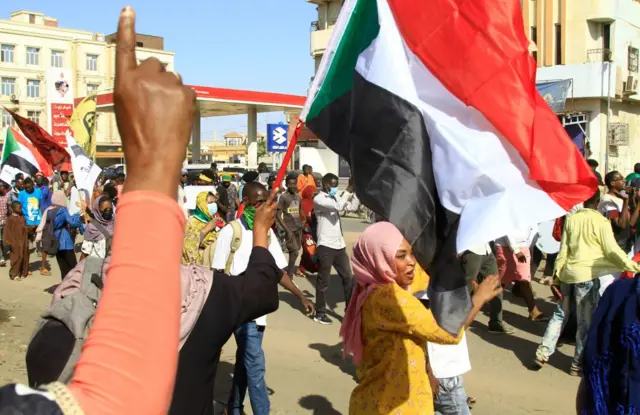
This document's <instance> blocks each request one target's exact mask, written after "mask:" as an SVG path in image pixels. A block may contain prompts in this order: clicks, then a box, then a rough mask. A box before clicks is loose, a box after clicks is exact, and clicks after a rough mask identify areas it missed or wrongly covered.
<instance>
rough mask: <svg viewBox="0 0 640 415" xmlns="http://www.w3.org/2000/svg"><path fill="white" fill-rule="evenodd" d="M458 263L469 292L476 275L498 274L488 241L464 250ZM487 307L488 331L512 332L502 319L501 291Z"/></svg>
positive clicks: (484, 276)
mask: <svg viewBox="0 0 640 415" xmlns="http://www.w3.org/2000/svg"><path fill="white" fill-rule="evenodd" d="M460 263H461V264H462V268H463V269H464V272H465V275H466V276H467V287H468V288H469V292H470V293H472V292H473V288H474V285H477V283H478V282H479V281H478V277H481V278H482V279H484V278H486V277H488V276H489V275H497V274H498V263H497V262H496V257H495V256H494V255H493V252H492V251H491V247H490V246H489V244H488V243H485V244H479V245H476V246H473V247H471V249H469V250H468V251H465V252H464V253H463V254H462V256H461V257H460ZM474 283H475V284H474ZM489 307H490V315H489V332H491V333H499V334H512V333H513V329H512V328H510V327H507V326H505V324H504V323H503V321H502V293H500V294H499V295H497V296H496V297H495V298H494V299H493V300H491V301H490V302H489Z"/></svg>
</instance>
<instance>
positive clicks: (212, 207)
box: [207, 202, 218, 216]
mask: <svg viewBox="0 0 640 415" xmlns="http://www.w3.org/2000/svg"><path fill="white" fill-rule="evenodd" d="M207 210H208V211H209V214H210V215H211V216H215V215H216V213H218V204H217V203H216V202H213V203H209V204H207Z"/></svg>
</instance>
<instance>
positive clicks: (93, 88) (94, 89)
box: [87, 84, 100, 95]
mask: <svg viewBox="0 0 640 415" xmlns="http://www.w3.org/2000/svg"><path fill="white" fill-rule="evenodd" d="M99 87H100V85H98V84H87V95H91V94H92V93H93V92H98V88H99Z"/></svg>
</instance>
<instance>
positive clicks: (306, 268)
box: [298, 186, 318, 274]
mask: <svg viewBox="0 0 640 415" xmlns="http://www.w3.org/2000/svg"><path fill="white" fill-rule="evenodd" d="M315 195H316V188H315V187H311V186H308V187H306V188H305V189H304V190H303V191H302V195H301V201H300V209H301V210H302V214H303V215H304V218H305V220H304V222H303V228H302V256H301V257H300V266H299V267H298V270H299V272H300V273H302V274H305V273H311V274H315V273H317V272H318V256H317V255H316V251H317V249H318V245H317V240H318V239H317V238H318V234H317V230H318V220H317V218H316V215H315V213H314V210H313V198H314V197H315Z"/></svg>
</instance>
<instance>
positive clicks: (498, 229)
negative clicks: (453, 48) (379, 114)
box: [356, 0, 565, 252]
mask: <svg viewBox="0 0 640 415" xmlns="http://www.w3.org/2000/svg"><path fill="white" fill-rule="evenodd" d="M378 16H379V23H380V33H379V34H378V37H377V38H376V39H375V41H374V42H373V43H372V44H371V45H370V46H369V48H367V49H366V50H365V51H363V52H362V54H361V55H360V57H359V58H358V63H357V65H356V70H357V71H358V73H360V74H361V75H362V76H363V77H364V78H365V79H366V80H367V81H369V82H371V83H373V84H375V85H377V86H379V87H381V88H384V89H386V90H387V91H389V92H391V93H393V94H394V95H396V96H398V97H401V98H402V99H404V100H405V101H407V102H410V103H411V104H413V105H414V106H415V107H417V108H418V109H419V110H420V112H421V113H422V118H423V120H424V122H425V125H426V128H427V131H428V133H429V138H430V141H431V142H430V144H431V151H432V163H433V171H434V175H435V180H436V187H437V189H438V195H439V198H440V202H441V203H442V205H443V206H444V207H445V208H446V209H447V210H449V211H451V212H453V213H457V214H459V215H460V226H459V228H458V235H457V248H458V252H463V251H465V250H466V249H469V248H470V247H471V246H473V245H476V244H478V243H484V242H487V241H490V240H494V239H496V238H499V237H501V236H504V235H506V234H508V233H510V232H511V231H513V230H514V229H520V228H523V227H526V226H529V225H532V226H537V224H538V223H540V222H544V221H547V220H550V219H555V218H557V217H559V216H562V215H563V214H564V213H565V212H564V210H563V209H562V208H561V207H560V206H559V205H558V204H557V203H556V202H555V201H553V199H551V197H550V196H549V195H548V194H547V193H546V192H544V191H543V190H541V189H540V187H539V186H538V184H537V183H536V182H535V181H532V180H530V179H529V169H528V167H527V165H526V163H525V162H524V161H523V160H522V158H521V157H520V155H519V154H518V152H517V151H516V150H515V149H514V148H513V146H512V145H511V144H510V143H509V142H508V141H507V140H506V139H505V138H504V137H503V136H502V135H500V134H499V133H498V132H497V130H496V129H495V128H494V127H493V125H492V124H491V123H490V122H489V121H488V120H487V119H486V118H485V117H484V116H483V115H482V114H481V113H480V112H478V111H477V110H475V109H474V108H471V107H468V106H466V105H464V104H463V103H462V102H461V101H460V100H459V99H458V98H457V97H456V96H454V95H453V94H452V93H451V92H449V91H448V90H447V89H446V88H445V87H444V86H443V85H442V84H441V83H440V81H439V80H438V79H437V78H436V77H435V76H434V75H433V74H431V72H430V71H429V70H428V69H427V68H426V67H425V66H424V65H423V64H422V62H421V61H420V59H418V58H417V57H416V56H415V55H414V54H413V53H412V52H411V50H409V49H408V48H407V47H406V45H405V44H404V41H403V39H402V36H401V34H400V32H399V31H398V27H397V25H396V23H395V20H394V17H393V14H392V12H391V9H390V8H389V5H388V4H387V1H386V0H378ZM390 74H393V75H392V76H391V75H390ZM451 166H455V168H451Z"/></svg>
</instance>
